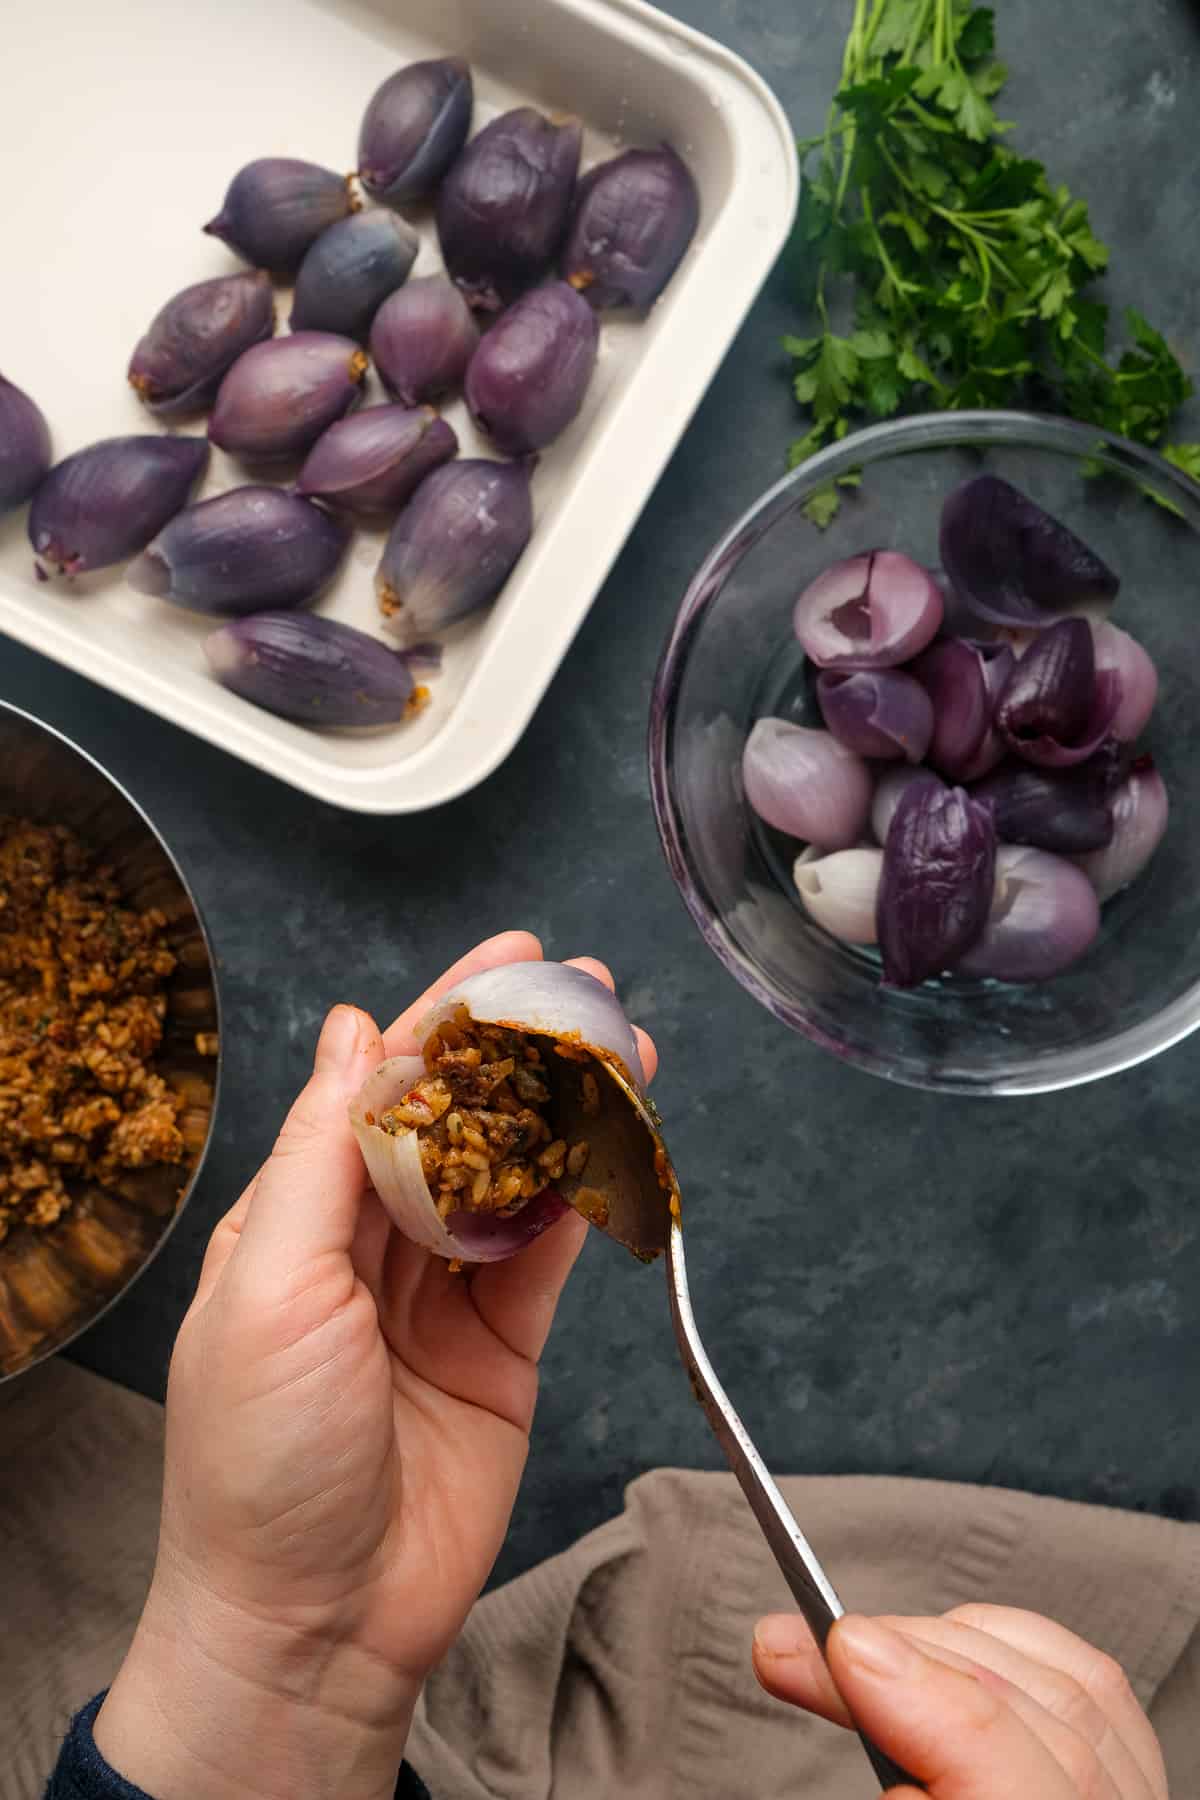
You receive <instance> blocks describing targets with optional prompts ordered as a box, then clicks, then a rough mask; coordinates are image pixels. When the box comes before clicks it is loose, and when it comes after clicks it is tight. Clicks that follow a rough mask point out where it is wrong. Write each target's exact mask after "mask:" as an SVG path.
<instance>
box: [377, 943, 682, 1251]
mask: <svg viewBox="0 0 1200 1800" xmlns="http://www.w3.org/2000/svg"><path fill="white" fill-rule="evenodd" d="M460 1007H465V1008H466V1009H467V1012H468V1014H469V1016H470V1017H471V1018H472V1019H473V1020H476V1021H478V1022H480V1023H483V1024H499V1025H504V1026H506V1027H508V1028H510V1029H514V1030H518V1031H522V1032H526V1033H530V1034H533V1035H535V1036H538V1037H548V1038H551V1039H553V1040H556V1041H561V1042H562V1043H563V1044H564V1045H565V1046H568V1047H569V1048H570V1049H571V1051H573V1052H576V1053H579V1052H584V1053H586V1054H587V1056H588V1057H589V1058H590V1061H589V1062H588V1068H589V1072H590V1073H591V1074H592V1076H593V1079H594V1081H595V1083H596V1109H597V1110H596V1112H595V1114H594V1115H593V1120H592V1124H591V1125H590V1126H589V1127H588V1130H587V1133H586V1135H587V1136H588V1138H589V1140H593V1139H594V1140H596V1141H595V1142H593V1146H592V1149H593V1154H592V1158H591V1160H590V1161H589V1164H588V1166H587V1168H586V1169H585V1171H584V1174H583V1177H582V1178H581V1177H579V1176H572V1175H570V1174H569V1173H568V1174H566V1175H564V1177H563V1179H562V1181H561V1182H560V1183H559V1184H558V1189H561V1192H560V1191H558V1189H545V1190H543V1192H542V1194H540V1195H537V1196H536V1197H535V1198H534V1199H533V1200H531V1201H529V1202H528V1203H527V1204H526V1205H525V1206H523V1207H522V1208H521V1209H520V1210H519V1211H518V1212H516V1213H514V1214H513V1215H512V1216H511V1218H509V1219H507V1220H504V1219H501V1218H499V1217H498V1216H496V1215H492V1216H490V1217H485V1216H483V1215H480V1214H478V1213H468V1212H465V1211H464V1212H457V1213H451V1214H450V1215H449V1217H448V1218H446V1219H442V1218H441V1217H440V1216H439V1214H438V1210H437V1207H436V1205H435V1203H434V1201H433V1198H432V1196H431V1194H430V1192H429V1186H428V1183H427V1182H426V1179H425V1176H424V1173H423V1171H422V1168H421V1158H420V1146H419V1140H418V1136H417V1133H416V1131H408V1132H405V1133H402V1134H398V1135H393V1134H392V1133H389V1132H387V1131H385V1130H384V1129H383V1128H382V1126H381V1125H380V1124H379V1123H378V1121H379V1119H380V1117H381V1115H382V1114H383V1113H384V1112H386V1111H387V1110H388V1108H389V1107H391V1106H394V1105H396V1104H397V1102H398V1101H399V1100H400V1099H401V1098H402V1097H403V1096H404V1094H405V1093H406V1092H407V1091H408V1090H409V1088H410V1087H411V1086H412V1084H413V1082H414V1081H416V1080H419V1079H420V1077H421V1076H422V1075H424V1074H425V1064H424V1061H423V1059H422V1058H421V1057H419V1056H400V1057H393V1058H391V1059H390V1060H389V1061H388V1062H385V1063H383V1064H382V1065H381V1066H380V1068H378V1069H377V1070H376V1071H375V1073H374V1074H373V1075H372V1076H370V1078H369V1079H368V1081H367V1082H366V1084H365V1086H364V1087H363V1088H362V1090H361V1092H360V1093H359V1095H358V1097H357V1098H356V1100H355V1101H354V1103H353V1104H352V1106H351V1108H350V1122H351V1125H352V1126H353V1129H354V1133H355V1136H356V1137H357V1139H358V1142H359V1145H360V1147H361V1149H362V1152H363V1157H364V1159H365V1161H366V1164H367V1169H368V1172H369V1174H370V1176H371V1180H372V1182H373V1183H374V1186H375V1190H376V1192H377V1193H378V1195H379V1198H380V1199H381V1200H382V1202H383V1204H384V1207H385V1208H386V1210H387V1212H388V1214H389V1215H390V1217H391V1219H392V1221H393V1223H394V1224H395V1225H396V1226H397V1227H398V1229H399V1230H400V1231H402V1232H403V1233H404V1235H405V1236H406V1237H408V1238H410V1239H411V1240H412V1241H413V1243H415V1244H419V1245H421V1246H422V1247H423V1248H425V1249H426V1250H430V1251H432V1252H433V1253H434V1255H436V1256H442V1257H446V1258H455V1257H460V1258H462V1259H463V1260H464V1261H468V1262H496V1261H500V1260H502V1259H504V1258H506V1257H509V1256H511V1255H513V1254H514V1253H515V1252H516V1251H517V1250H519V1249H521V1248H522V1247H523V1246H524V1245H525V1244H527V1243H529V1242H530V1241H531V1240H532V1239H533V1238H534V1237H536V1236H538V1235H539V1234H540V1233H541V1232H543V1231H544V1230H545V1229H546V1227H547V1226H548V1225H551V1224H553V1223H554V1220H555V1219H556V1218H558V1217H559V1216H560V1215H561V1213H562V1212H563V1210H564V1209H565V1206H566V1204H567V1203H572V1204H573V1203H575V1200H576V1196H578V1201H579V1205H580V1207H581V1209H583V1208H584V1206H585V1203H586V1204H587V1205H588V1206H589V1207H590V1202H591V1198H594V1193H593V1192H592V1184H595V1187H598V1188H599V1189H600V1190H601V1191H602V1193H603V1194H604V1198H605V1199H606V1201H609V1202H610V1203H611V1204H610V1211H609V1213H608V1214H606V1215H604V1218H603V1226H604V1228H605V1229H607V1230H609V1231H610V1232H611V1234H612V1235H614V1236H616V1237H618V1238H619V1239H620V1241H622V1242H625V1243H627V1244H628V1246H629V1248H631V1249H633V1250H634V1251H635V1253H637V1254H640V1255H653V1254H655V1253H656V1250H657V1249H659V1248H661V1247H662V1241H663V1239H662V1235H661V1227H662V1219H663V1216H665V1213H666V1207H667V1198H666V1194H665V1193H664V1192H663V1191H662V1190H661V1188H659V1186H658V1183H657V1181H656V1178H655V1172H654V1171H655V1159H654V1152H655V1149H656V1148H657V1145H656V1143H655V1142H654V1140H652V1139H651V1137H650V1136H649V1134H644V1133H635V1134H633V1135H632V1136H631V1135H630V1134H629V1132H628V1131H627V1130H625V1129H623V1128H624V1125H625V1120H624V1117H623V1114H622V1109H628V1108H629V1101H628V1099H627V1097H626V1096H625V1095H624V1094H623V1093H622V1092H621V1090H620V1088H619V1086H618V1084H617V1082H616V1081H614V1080H613V1078H612V1075H611V1074H610V1072H609V1071H610V1067H611V1068H615V1070H616V1072H617V1073H618V1074H619V1075H620V1076H622V1077H623V1078H624V1080H625V1081H626V1082H627V1083H628V1084H629V1085H630V1086H632V1087H633V1088H634V1090H635V1091H636V1092H637V1093H639V1094H640V1092H641V1090H642V1089H643V1088H644V1086H645V1072H644V1070H643V1068H642V1063H641V1058H640V1056H639V1053H638V1047H637V1040H636V1038H635V1036H634V1032H633V1028H632V1027H631V1025H630V1024H629V1021H628V1020H627V1019H626V1017H625V1014H624V1012H623V1011H622V1009H621V1004H620V1002H619V1001H618V1000H617V999H616V997H615V995H613V994H612V993H611V992H610V990H609V989H608V988H607V987H605V986H604V985H603V983H601V982H599V981H596V980H595V979H594V977H592V976H591V975H587V974H585V973H584V971H583V970H582V969H576V968H571V967H569V966H568V965H566V964H565V963H544V962H520V963H508V964H505V965H504V966H502V967H500V968H496V969H485V970H483V971H481V972H480V973H479V974H477V975H471V976H467V977H466V978H465V979H464V980H463V981H461V982H459V983H458V985H457V986H456V987H455V988H453V989H452V990H451V991H450V992H449V993H447V994H445V995H443V997H442V998H441V999H440V1000H439V1001H438V1003H437V1005H436V1006H435V1007H434V1008H433V1009H432V1011H431V1012H430V1013H429V1015H428V1017H427V1018H426V1019H424V1020H423V1021H422V1023H421V1025H420V1026H419V1027H418V1037H419V1038H420V1039H422V1040H423V1039H425V1038H426V1037H427V1036H428V1034H429V1033H430V1032H432V1031H434V1030H435V1029H436V1028H437V1026H438V1025H439V1024H441V1023H444V1022H445V1021H446V1020H447V1019H451V1018H453V1017H454V1015H455V1014H456V1013H457V1011H458V1010H459V1008H460ZM547 1060H548V1062H549V1063H550V1064H553V1065H555V1067H554V1069H553V1071H552V1074H551V1076H549V1077H548V1080H553V1079H554V1078H558V1079H559V1080H560V1081H561V1080H568V1081H569V1080H572V1079H578V1078H579V1070H578V1066H577V1064H576V1063H575V1062H574V1061H570V1062H565V1061H562V1060H561V1059H558V1058H556V1057H554V1056H551V1057H549V1058H548V1059H547ZM555 1104H556V1107H557V1108H558V1109H559V1110H560V1111H561V1110H562V1108H563V1107H564V1106H565V1104H566V1101H565V1100H564V1096H563V1090H562V1089H561V1088H560V1089H559V1092H558V1097H557V1100H556V1102H555ZM663 1154H664V1157H665V1151H664V1152H663ZM667 1167H668V1168H669V1164H668V1165H667ZM644 1183H648V1186H649V1187H650V1189H651V1190H652V1193H653V1207H654V1212H655V1226H656V1228H657V1230H658V1232H659V1235H658V1237H657V1242H651V1243H647V1242H646V1241H645V1239H644V1237H643V1236H642V1235H641V1233H640V1231H639V1229H638V1216H637V1215H638V1200H637V1189H638V1187H639V1185H642V1184H644ZM585 1216H587V1217H588V1218H590V1219H591V1220H592V1222H593V1223H596V1224H600V1223H601V1222H602V1221H601V1218H599V1217H597V1215H596V1213H595V1212H594V1211H591V1210H588V1211H586V1212H585Z"/></svg>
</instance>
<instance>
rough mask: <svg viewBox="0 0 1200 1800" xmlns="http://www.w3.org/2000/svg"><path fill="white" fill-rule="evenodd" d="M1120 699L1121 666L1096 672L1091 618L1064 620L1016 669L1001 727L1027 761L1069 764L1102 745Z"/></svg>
mask: <svg viewBox="0 0 1200 1800" xmlns="http://www.w3.org/2000/svg"><path fill="white" fill-rule="evenodd" d="M1120 701H1121V684H1120V679H1119V677H1118V676H1117V674H1116V672H1115V670H1114V669H1112V668H1109V669H1106V670H1104V671H1103V672H1102V673H1101V674H1100V675H1097V673H1096V655H1095V649H1094V645H1093V640H1092V630H1091V626H1090V625H1089V624H1088V622H1087V620H1086V619H1060V620H1059V621H1058V622H1057V624H1054V625H1051V626H1049V627H1048V628H1047V629H1046V630H1045V631H1043V632H1042V633H1041V635H1040V636H1039V638H1038V639H1037V641H1036V643H1034V644H1033V645H1031V647H1030V648H1029V649H1028V650H1027V651H1026V652H1025V654H1024V656H1022V658H1021V660H1020V661H1019V662H1018V663H1017V665H1016V667H1015V668H1014V669H1013V671H1012V673H1011V675H1010V676H1009V678H1008V681H1007V682H1006V684H1005V686H1004V690H1003V692H1002V693H1001V695H1000V698H999V699H998V700H997V702H996V728H997V730H998V731H999V733H1000V735H1001V737H1002V738H1003V739H1004V740H1005V742H1006V743H1007V744H1008V745H1009V746H1010V747H1011V748H1012V749H1013V750H1015V751H1016V752H1017V754H1018V756H1022V757H1024V758H1025V760H1026V761H1027V762H1033V763H1038V764H1040V765H1041V766H1042V767H1044V768H1055V769H1062V768H1068V767H1070V766H1071V765H1072V764H1073V763H1081V762H1085V761H1086V760H1087V758H1088V757H1089V756H1092V755H1094V754H1095V752H1096V751H1097V750H1098V749H1099V747H1100V745H1101V744H1102V743H1103V741H1104V739H1105V738H1106V737H1108V735H1109V734H1110V732H1111V730H1112V722H1113V719H1114V717H1115V715H1116V712H1117V709H1118V707H1119V705H1120Z"/></svg>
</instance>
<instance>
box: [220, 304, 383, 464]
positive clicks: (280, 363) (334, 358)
mask: <svg viewBox="0 0 1200 1800" xmlns="http://www.w3.org/2000/svg"><path fill="white" fill-rule="evenodd" d="M366 372H367V359H366V357H365V356H364V354H363V352H362V351H361V350H360V349H359V347H358V345H357V344H356V343H355V342H354V341H353V339H352V338H346V337H337V336H335V335H334V334H333V333H332V332H327V331H294V332H292V334H291V335H290V336H289V337H281V338H272V339H271V341H270V342H269V343H266V344H255V346H254V347H253V349H251V350H247V351H246V352H245V353H244V354H243V355H242V356H240V357H239V358H238V360H237V362H235V363H234V365H233V367H232V369H230V371H229V373H228V375H226V377H225V379H224V381H222V383H221V387H220V390H219V392H218V394H217V403H216V406H215V407H214V408H213V414H212V418H211V419H210V420H209V422H208V435H209V437H210V439H211V440H212V442H213V443H214V444H216V445H217V446H218V447H219V448H220V449H222V450H227V451H228V452H229V454H230V455H231V456H236V457H237V458H238V459H239V461H242V462H246V463H250V464H262V463H273V462H284V461H287V460H288V459H289V458H292V457H296V456H302V455H303V454H304V453H305V451H307V450H311V449H312V447H313V445H314V444H315V443H316V441H317V439H318V438H319V437H320V436H321V433H322V432H323V431H325V430H327V429H328V427H329V426H330V425H332V424H333V422H334V420H335V419H340V418H342V417H343V416H344V414H346V413H347V412H349V410H350V408H351V407H352V406H355V405H357V403H358V401H359V400H361V398H362V381H363V377H364V376H365V374H366Z"/></svg>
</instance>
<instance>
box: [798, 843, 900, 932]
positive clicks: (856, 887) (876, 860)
mask: <svg viewBox="0 0 1200 1800" xmlns="http://www.w3.org/2000/svg"><path fill="white" fill-rule="evenodd" d="M882 875H883V851H882V850H835V851H834V853H833V855H832V856H816V857H814V856H811V855H809V854H808V853H807V852H806V853H805V855H803V856H798V857H797V858H796V864H795V868H794V869H793V871H792V878H793V880H794V881H795V883H796V892H797V893H798V894H799V896H800V899H801V900H802V902H803V904H804V910H805V912H807V913H808V915H809V917H810V918H811V919H815V920H816V922H817V924H818V925H822V926H824V928H825V930H826V931H827V932H829V934H830V936H831V937H835V938H840V939H841V941H842V943H844V944H873V943H875V942H876V941H877V938H878V929H877V926H876V920H875V912H876V907H877V904H878V900H879V882H880V879H881V877H882Z"/></svg>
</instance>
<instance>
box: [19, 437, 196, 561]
mask: <svg viewBox="0 0 1200 1800" xmlns="http://www.w3.org/2000/svg"><path fill="white" fill-rule="evenodd" d="M207 467H208V445H207V444H206V443H205V441H204V439H203V438H198V437H152V436H151V437H136V436H135V437H118V438H104V439H102V440H101V442H100V443H98V444H90V445H89V446H88V448H87V449H86V450H77V451H76V452H75V454H74V456H68V457H66V458H64V460H63V461H62V462H60V463H56V464H55V466H54V468H53V469H51V471H50V473H49V474H48V475H47V476H46V478H45V480H44V481H43V482H42V483H41V485H40V487H39V488H38V490H37V493H36V494H35V495H34V498H33V505H32V507H31V508H30V512H29V541H30V543H31V544H32V545H33V548H34V551H35V552H36V554H37V557H38V559H39V565H40V566H42V567H43V568H45V566H46V565H49V567H50V568H52V569H54V570H56V571H57V573H58V574H60V575H67V576H72V575H83V574H90V573H91V572H92V571H93V570H95V569H107V568H111V567H112V565H113V564H114V563H120V562H124V561H125V560H126V558H127V557H130V556H133V555H135V554H136V552H137V551H139V550H141V549H143V548H144V546H145V545H146V544H148V543H149V542H150V539H151V538H152V537H153V536H154V535H155V533H156V532H158V531H161V530H162V528H163V526H164V525H165V524H166V523H167V521H168V520H169V519H170V518H172V517H173V515H174V514H175V513H177V512H178V511H179V510H180V508H181V507H182V506H184V505H186V503H187V499H188V495H189V494H190V493H191V491H192V489H193V488H194V487H195V486H196V483H197V482H198V481H199V480H200V478H201V477H202V476H203V474H204V471H205V469H206V468H207Z"/></svg>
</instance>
